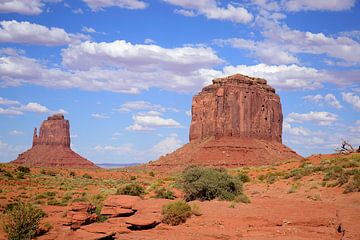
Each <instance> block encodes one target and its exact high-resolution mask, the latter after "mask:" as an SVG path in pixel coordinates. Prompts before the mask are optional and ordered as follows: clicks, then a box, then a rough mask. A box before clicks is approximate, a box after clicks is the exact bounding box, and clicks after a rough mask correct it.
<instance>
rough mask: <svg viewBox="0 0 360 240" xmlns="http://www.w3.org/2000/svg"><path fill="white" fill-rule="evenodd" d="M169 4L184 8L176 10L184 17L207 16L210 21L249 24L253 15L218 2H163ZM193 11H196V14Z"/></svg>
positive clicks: (242, 9) (183, 0)
mask: <svg viewBox="0 0 360 240" xmlns="http://www.w3.org/2000/svg"><path fill="white" fill-rule="evenodd" d="M163 1H164V2H167V3H169V4H172V5H175V6H178V7H182V8H184V10H182V9H180V10H176V13H179V14H182V15H184V16H190V17H192V16H194V15H196V14H197V15H200V14H201V15H205V16H206V18H208V19H217V20H229V21H232V22H236V23H249V22H251V21H252V20H253V15H252V14H251V13H250V12H248V11H247V10H246V9H245V8H243V7H237V6H234V5H233V4H230V3H229V4H227V6H226V7H221V6H219V5H218V1H216V0H197V1H192V0H163ZM193 11H196V13H194V12H193Z"/></svg>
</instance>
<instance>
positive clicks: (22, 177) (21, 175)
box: [16, 172, 25, 179]
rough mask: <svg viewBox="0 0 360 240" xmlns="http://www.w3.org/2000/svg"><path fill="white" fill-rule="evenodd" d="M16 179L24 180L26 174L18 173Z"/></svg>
mask: <svg viewBox="0 0 360 240" xmlns="http://www.w3.org/2000/svg"><path fill="white" fill-rule="evenodd" d="M16 178H17V179H24V178H25V173H24V172H17V173H16Z"/></svg>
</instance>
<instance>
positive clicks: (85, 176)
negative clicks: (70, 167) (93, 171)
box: [82, 173, 92, 179]
mask: <svg viewBox="0 0 360 240" xmlns="http://www.w3.org/2000/svg"><path fill="white" fill-rule="evenodd" d="M82 177H83V178H86V179H92V176H91V175H90V174H88V173H85V174H84V175H82Z"/></svg>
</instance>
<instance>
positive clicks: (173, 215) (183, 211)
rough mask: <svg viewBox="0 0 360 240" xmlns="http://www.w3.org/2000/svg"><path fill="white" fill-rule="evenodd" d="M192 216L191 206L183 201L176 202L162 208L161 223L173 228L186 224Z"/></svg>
mask: <svg viewBox="0 0 360 240" xmlns="http://www.w3.org/2000/svg"><path fill="white" fill-rule="evenodd" d="M191 214H192V210H191V206H190V205H189V204H188V203H186V202H185V201H176V202H172V203H168V204H166V205H164V206H163V210H162V215H163V219H162V222H164V223H166V224H169V225H172V226H175V225H179V224H181V223H184V222H186V219H188V218H189V217H190V216H191Z"/></svg>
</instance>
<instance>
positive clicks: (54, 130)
mask: <svg viewBox="0 0 360 240" xmlns="http://www.w3.org/2000/svg"><path fill="white" fill-rule="evenodd" d="M11 163H14V164H22V165H26V166H30V167H65V168H98V166H96V165H95V164H94V163H92V162H91V161H89V160H87V159H86V158H84V157H82V156H80V155H79V154H77V153H76V152H74V151H73V150H71V148H70V123H69V120H66V119H65V118H64V115H62V114H54V115H52V116H50V117H48V119H47V120H45V121H43V123H42V124H41V127H40V133H39V136H38V135H37V129H36V128H35V129H34V136H33V144H32V148H30V149H29V150H27V151H25V152H23V153H21V154H19V156H18V158H17V159H16V160H14V161H12V162H11Z"/></svg>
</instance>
